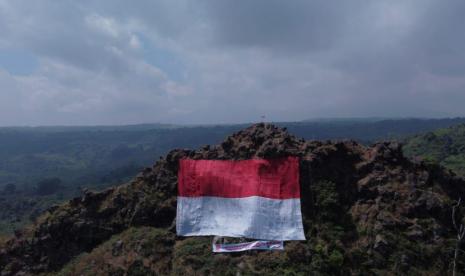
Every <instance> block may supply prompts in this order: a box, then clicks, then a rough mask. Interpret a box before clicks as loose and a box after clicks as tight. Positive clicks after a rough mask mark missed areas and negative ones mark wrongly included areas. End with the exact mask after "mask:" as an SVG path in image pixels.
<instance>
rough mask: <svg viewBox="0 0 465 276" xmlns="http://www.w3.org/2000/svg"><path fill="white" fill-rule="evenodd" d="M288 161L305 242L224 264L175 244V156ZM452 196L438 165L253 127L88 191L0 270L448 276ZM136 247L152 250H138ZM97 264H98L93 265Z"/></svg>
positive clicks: (201, 241)
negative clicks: (295, 160)
mask: <svg viewBox="0 0 465 276" xmlns="http://www.w3.org/2000/svg"><path fill="white" fill-rule="evenodd" d="M287 155H293V156H299V157H300V160H301V161H300V176H301V177H300V179H301V191H302V199H301V200H302V213H303V216H304V227H305V232H306V237H307V241H304V242H288V243H286V250H285V251H284V252H247V253H240V254H230V255H223V254H213V253H211V248H210V246H209V242H210V240H209V239H208V238H200V237H198V238H197V237H192V238H182V237H176V236H175V215H176V184H177V169H178V161H179V159H181V158H184V157H189V158H194V159H248V158H254V157H260V158H273V157H279V156H287ZM460 197H462V198H465V183H464V181H463V180H461V179H459V178H456V177H455V176H454V175H451V174H450V173H448V172H445V171H444V170H442V169H441V168H440V167H437V166H434V165H426V164H423V163H412V162H411V161H409V160H407V159H406V158H405V157H404V156H403V155H402V149H401V145H399V144H397V143H379V144H375V145H373V146H371V147H365V146H362V145H360V144H358V143H355V142H351V141H347V142H330V141H327V142H319V141H305V140H302V139H298V138H296V137H294V136H292V135H290V134H289V133H287V132H286V131H285V130H284V129H280V128H277V127H275V126H273V125H270V124H257V125H253V126H251V127H249V128H247V129H245V130H242V131H240V132H238V133H236V134H234V135H232V136H230V137H228V138H226V139H225V140H224V142H223V143H221V144H220V145H217V146H205V147H203V148H200V149H198V150H173V151H171V152H170V153H169V154H168V155H167V156H166V157H165V158H162V159H160V160H159V161H158V162H156V164H155V165H154V166H153V167H151V168H146V169H144V170H143V171H142V172H141V173H140V174H139V175H138V176H137V177H136V178H135V179H134V180H132V181H131V182H130V183H127V184H125V185H122V186H119V187H116V188H112V189H108V190H106V191H103V192H99V193H95V192H90V191H87V192H85V194H84V195H83V196H82V197H79V198H75V199H73V200H71V201H69V202H67V203H66V204H64V205H61V206H55V207H53V208H50V209H49V210H48V211H47V212H46V213H45V214H44V215H42V216H41V217H40V218H39V219H38V220H37V222H36V224H35V225H34V226H32V227H30V228H29V229H25V230H23V231H21V232H18V233H16V237H14V238H12V239H10V240H8V241H6V242H5V243H4V244H3V245H2V246H1V251H0V271H1V275H14V274H35V273H42V272H58V271H60V270H62V273H65V272H66V273H71V274H76V275H81V274H86V273H89V274H92V273H93V274H95V273H98V274H104V273H109V274H114V273H116V272H115V271H117V272H118V271H119V272H118V273H121V274H120V275H124V273H129V274H131V273H132V272H131V271H133V269H137V270H138V271H139V270H140V271H145V273H148V272H153V273H161V274H169V273H171V274H176V275H177V274H194V273H197V274H207V275H208V274H215V275H216V274H222V273H224V274H228V275H229V274H237V273H243V274H261V273H268V274H277V275H282V274H284V273H288V274H292V273H303V274H305V273H316V272H318V273H320V274H332V275H334V274H342V275H345V274H364V273H365V274H379V273H384V272H386V273H387V272H390V273H399V274H422V273H424V272H426V271H427V272H428V273H429V274H430V275H434V274H438V275H440V274H441V273H442V272H444V271H449V270H450V268H449V265H450V263H451V258H452V255H453V252H452V250H451V244H453V243H454V228H453V226H452V223H451V222H452V221H451V206H452V204H453V202H454V201H455V200H457V199H458V198H460ZM152 232H153V233H156V234H153V233H152ZM139 233H143V234H139ZM147 235H148V237H150V238H147ZM147 240H148V241H153V243H154V244H161V245H160V246H161V247H160V248H161V249H160V250H159V251H157V250H155V251H153V250H147V251H144V250H142V249H141V248H142V247H144V246H147V243H144V242H142V241H147ZM141 244H144V245H141ZM141 246H142V247H141ZM162 249H163V250H162ZM89 256H93V257H92V258H90V257H89ZM463 256H464V255H462V259H461V261H462V262H464V261H465V259H464V258H465V257H463ZM96 258H97V259H99V260H101V261H99V262H93V261H92V259H96ZM70 261H73V262H70ZM461 268H463V266H462V267H461ZM131 269H132V270H131ZM63 271H65V272H63ZM134 273H135V272H134Z"/></svg>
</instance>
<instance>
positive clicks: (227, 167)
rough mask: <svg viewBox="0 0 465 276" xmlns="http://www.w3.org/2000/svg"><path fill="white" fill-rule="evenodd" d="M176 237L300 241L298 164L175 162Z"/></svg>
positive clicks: (289, 160)
mask: <svg viewBox="0 0 465 276" xmlns="http://www.w3.org/2000/svg"><path fill="white" fill-rule="evenodd" d="M176 231H177V234H178V235H180V236H205V235H214V236H227V237H246V238H252V239H260V240H277V241H283V240H305V235H304V230H303V226H302V214H301V211H300V184H299V160H298V158H296V157H284V158H276V159H250V160H240V161H233V160H192V159H182V160H180V161H179V174H178V203H177V217H176Z"/></svg>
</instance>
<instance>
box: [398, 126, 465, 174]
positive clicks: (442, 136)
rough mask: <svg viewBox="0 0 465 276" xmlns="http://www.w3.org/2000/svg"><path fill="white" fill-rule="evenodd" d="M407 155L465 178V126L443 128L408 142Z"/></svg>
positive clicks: (406, 146)
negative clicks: (435, 164) (434, 164)
mask: <svg viewBox="0 0 465 276" xmlns="http://www.w3.org/2000/svg"><path fill="white" fill-rule="evenodd" d="M404 151H405V153H406V154H407V155H408V156H410V157H412V158H421V159H422V160H424V161H426V162H430V163H439V164H441V165H442V166H444V167H446V168H448V169H450V170H452V171H453V172H455V173H456V174H458V175H459V176H462V177H465V124H460V125H456V126H452V127H449V128H442V129H438V130H435V131H432V132H428V133H426V134H421V135H417V136H415V137H413V138H410V139H408V140H407V142H406V144H405V146H404Z"/></svg>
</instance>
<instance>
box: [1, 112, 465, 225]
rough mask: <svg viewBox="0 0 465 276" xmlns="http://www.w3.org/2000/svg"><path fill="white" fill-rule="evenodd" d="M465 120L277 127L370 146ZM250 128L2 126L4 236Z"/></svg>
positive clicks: (453, 162) (456, 163)
mask: <svg viewBox="0 0 465 276" xmlns="http://www.w3.org/2000/svg"><path fill="white" fill-rule="evenodd" d="M463 122H465V119H461V118H457V119H438V120H436V119H424V120H422V119H400V120H381V119H370V120H350V119H348V120H316V121H307V122H293V123H278V124H277V125H278V126H281V127H287V129H288V131H289V132H290V133H292V134H294V135H296V136H297V137H302V138H305V139H318V140H325V139H356V140H358V141H362V142H365V143H368V142H372V141H375V140H383V139H388V138H399V137H404V136H405V135H411V134H415V133H418V132H424V131H430V130H434V129H436V128H439V127H447V126H450V125H453V124H457V123H463ZM244 127H245V125H223V126H190V127H181V126H173V125H160V124H156V125H134V126H95V127H9V128H0V191H1V193H0V233H12V231H13V230H14V229H16V228H18V227H20V226H22V225H24V224H27V223H29V222H30V221H31V219H34V218H35V217H37V214H39V213H41V212H43V211H44V210H46V209H47V208H48V207H50V206H51V205H53V204H56V203H57V202H60V201H62V200H66V199H70V198H72V197H75V196H77V195H80V194H81V193H82V190H83V189H84V188H90V189H93V190H101V189H103V188H106V187H108V186H114V185H119V184H122V183H124V182H126V181H128V180H130V179H131V178H132V177H134V176H135V175H136V174H137V173H138V172H139V171H141V169H142V168H143V167H147V166H152V165H153V163H154V161H156V160H157V159H158V158H159V156H162V155H164V154H166V153H167V152H168V151H169V150H171V149H175V148H197V147H200V146H202V145H205V144H217V143H219V142H221V141H222V140H223V139H224V138H225V137H226V136H228V135H230V134H231V133H233V132H235V131H238V130H240V129H242V128H244ZM436 146H437V150H436V151H435V152H440V151H441V147H442V146H443V145H442V144H441V143H438V144H437V145H436ZM425 147H427V146H425ZM462 151H463V150H462ZM418 152H421V150H420V151H418ZM431 156H432V157H429V156H426V158H436V159H441V160H440V161H441V162H442V163H443V164H444V165H446V166H448V167H449V168H452V169H454V170H456V171H461V170H465V168H464V165H463V164H464V162H463V161H464V160H463V156H462V155H460V154H450V155H449V154H446V155H444V156H443V155H440V156H437V155H435V153H434V154H433V153H431Z"/></svg>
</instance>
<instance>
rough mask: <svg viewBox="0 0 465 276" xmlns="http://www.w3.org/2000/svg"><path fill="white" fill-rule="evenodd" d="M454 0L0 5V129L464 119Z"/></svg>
mask: <svg viewBox="0 0 465 276" xmlns="http://www.w3.org/2000/svg"><path fill="white" fill-rule="evenodd" d="M464 14H465V1H463V0H455V1H454V0H450V1H449V0H441V1H437V0H434V1H433V0H415V1H410V0H386V1H382V0H379V1H371V0H364V1H362V0H360V1H359V0H351V1H328V0H289V1H282V0H253V1H251V0H229V1H226V0H224V1H223V0H195V1H194V0H190V1H187V0H176V1H172V0H166V1H154V0H147V1H145V0H139V1H125V0H107V1H105V0H100V1H90V0H82V1H74V0H73V1H71V0H61V1H55V0H50V1H48V0H40V1H29V0H0V34H1V35H0V125H3V126H4V125H57V124H58V125H77V124H86V125H87V124H134V123H155V122H163V123H183V124H186V123H235V122H253V121H257V120H260V116H262V115H265V116H266V118H267V120H273V121H294V120H303V119H309V118H316V117H365V116H370V117H373V116H376V117H379V116H381V117H446V116H465V107H464V104H465V34H464V30H465V16H464Z"/></svg>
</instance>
